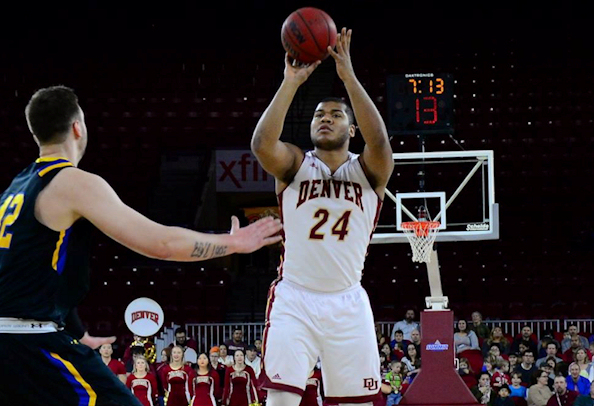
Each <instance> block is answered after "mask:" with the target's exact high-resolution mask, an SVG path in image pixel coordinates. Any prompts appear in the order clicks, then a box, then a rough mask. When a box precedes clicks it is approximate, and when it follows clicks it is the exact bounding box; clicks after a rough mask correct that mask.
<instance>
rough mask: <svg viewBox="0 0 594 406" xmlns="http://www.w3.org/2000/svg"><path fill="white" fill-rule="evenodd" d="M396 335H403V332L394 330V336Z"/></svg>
mask: <svg viewBox="0 0 594 406" xmlns="http://www.w3.org/2000/svg"><path fill="white" fill-rule="evenodd" d="M396 334H402V335H404V332H403V331H402V330H396V331H394V335H396Z"/></svg>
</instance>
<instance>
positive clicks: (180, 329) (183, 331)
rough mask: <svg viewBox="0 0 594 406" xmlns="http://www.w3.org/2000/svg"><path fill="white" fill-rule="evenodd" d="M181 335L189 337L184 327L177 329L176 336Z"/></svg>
mask: <svg viewBox="0 0 594 406" xmlns="http://www.w3.org/2000/svg"><path fill="white" fill-rule="evenodd" d="M179 333H184V334H185V335H188V333H186V329H184V328H183V327H178V328H176V329H175V333H174V334H175V335H177V334H179Z"/></svg>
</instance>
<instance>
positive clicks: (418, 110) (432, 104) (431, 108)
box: [408, 78, 445, 125]
mask: <svg viewBox="0 0 594 406" xmlns="http://www.w3.org/2000/svg"><path fill="white" fill-rule="evenodd" d="M423 80H425V82H427V83H423ZM408 82H409V83H410V84H411V86H412V93H413V94H414V95H418V96H417V97H416V99H415V121H416V122H417V123H420V122H421V120H422V122H423V124H429V125H431V124H435V123H436V122H437V118H438V117H437V98H436V97H435V96H421V95H422V93H423V90H422V89H421V87H422V86H424V89H425V91H426V92H427V93H428V94H429V95H432V94H436V95H439V94H443V92H444V89H445V84H444V81H443V79H441V78H435V79H412V78H411V79H408ZM421 114H422V115H423V116H422V117H423V118H421Z"/></svg>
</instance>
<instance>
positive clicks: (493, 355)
mask: <svg viewBox="0 0 594 406" xmlns="http://www.w3.org/2000/svg"><path fill="white" fill-rule="evenodd" d="M487 357H488V358H489V359H490V360H491V363H492V364H493V366H495V364H498V363H500V362H501V361H504V360H505V358H504V357H503V355H501V347H499V344H497V343H494V344H491V348H490V349H489V353H488V354H487Z"/></svg>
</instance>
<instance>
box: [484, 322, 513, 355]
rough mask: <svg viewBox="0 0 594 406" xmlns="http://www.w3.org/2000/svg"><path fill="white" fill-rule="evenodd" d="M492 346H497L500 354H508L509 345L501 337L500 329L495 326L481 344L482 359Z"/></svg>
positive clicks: (503, 337)
mask: <svg viewBox="0 0 594 406" xmlns="http://www.w3.org/2000/svg"><path fill="white" fill-rule="evenodd" d="M493 344H499V349H500V350H501V353H502V354H508V353H509V347H510V343H509V341H508V340H507V338H505V336H504V335H503V330H502V329H501V327H499V326H496V327H493V330H491V334H490V335H489V337H488V338H487V339H486V340H485V341H484V342H483V357H486V356H487V354H488V353H489V350H490V349H491V346H492V345H493Z"/></svg>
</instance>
